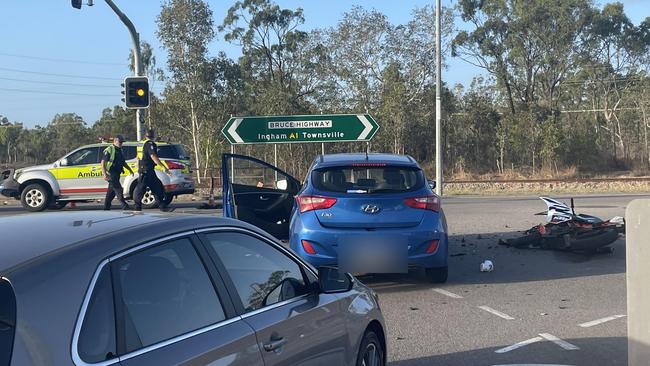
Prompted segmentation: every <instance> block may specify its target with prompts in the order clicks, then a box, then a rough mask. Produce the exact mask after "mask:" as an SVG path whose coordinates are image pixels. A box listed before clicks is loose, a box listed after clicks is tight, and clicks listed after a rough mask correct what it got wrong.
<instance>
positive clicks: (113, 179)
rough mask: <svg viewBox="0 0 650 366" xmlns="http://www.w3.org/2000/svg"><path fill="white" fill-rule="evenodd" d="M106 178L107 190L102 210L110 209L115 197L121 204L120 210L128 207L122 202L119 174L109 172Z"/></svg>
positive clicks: (122, 194)
mask: <svg viewBox="0 0 650 366" xmlns="http://www.w3.org/2000/svg"><path fill="white" fill-rule="evenodd" d="M108 178H109V180H108V190H107V191H106V199H104V210H110V209H111V202H112V201H113V198H115V197H117V200H118V201H120V203H121V204H122V208H126V207H128V205H127V204H126V201H125V200H124V193H123V188H122V184H120V174H118V173H114V172H109V173H108Z"/></svg>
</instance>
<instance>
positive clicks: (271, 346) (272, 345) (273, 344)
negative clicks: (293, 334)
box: [264, 338, 287, 352]
mask: <svg viewBox="0 0 650 366" xmlns="http://www.w3.org/2000/svg"><path fill="white" fill-rule="evenodd" d="M285 344H287V340H286V339H285V338H279V339H275V340H272V341H270V342H268V343H264V350H265V351H266V352H272V351H275V350H276V349H278V348H280V347H282V346H284V345H285Z"/></svg>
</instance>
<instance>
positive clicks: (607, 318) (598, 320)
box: [578, 315, 625, 328]
mask: <svg viewBox="0 0 650 366" xmlns="http://www.w3.org/2000/svg"><path fill="white" fill-rule="evenodd" d="M623 317H625V315H613V316H608V317H606V318H601V319H596V320H592V321H590V322H586V323H582V324H578V326H580V327H582V328H589V327H593V326H594V325H599V324H603V323H606V322H608V321H612V320H616V319H619V318H623Z"/></svg>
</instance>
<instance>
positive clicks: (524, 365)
mask: <svg viewBox="0 0 650 366" xmlns="http://www.w3.org/2000/svg"><path fill="white" fill-rule="evenodd" d="M492 366H571V365H556V364H552V365H551V364H550V363H510V364H507V365H492Z"/></svg>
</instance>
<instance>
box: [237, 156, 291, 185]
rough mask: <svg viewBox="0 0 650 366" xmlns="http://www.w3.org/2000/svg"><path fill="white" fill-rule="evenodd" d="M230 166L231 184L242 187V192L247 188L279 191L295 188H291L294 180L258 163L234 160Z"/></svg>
mask: <svg viewBox="0 0 650 366" xmlns="http://www.w3.org/2000/svg"><path fill="white" fill-rule="evenodd" d="M230 166H231V171H230V175H231V176H230V179H231V183H233V184H234V185H237V186H241V188H240V190H246V187H251V188H263V189H271V190H277V191H288V190H291V189H292V188H294V187H291V186H290V183H291V182H292V180H293V178H291V177H290V176H288V175H286V174H283V173H282V172H280V171H278V170H276V169H273V168H271V167H269V166H266V165H264V164H261V163H258V162H256V161H253V160H248V159H241V158H233V159H232V161H231V162H230Z"/></svg>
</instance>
